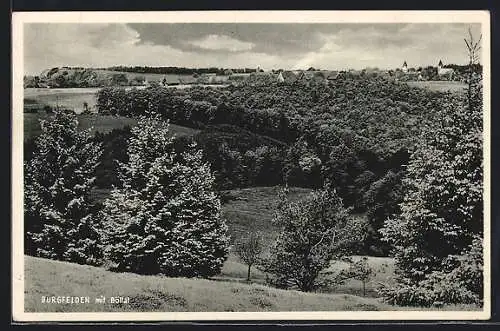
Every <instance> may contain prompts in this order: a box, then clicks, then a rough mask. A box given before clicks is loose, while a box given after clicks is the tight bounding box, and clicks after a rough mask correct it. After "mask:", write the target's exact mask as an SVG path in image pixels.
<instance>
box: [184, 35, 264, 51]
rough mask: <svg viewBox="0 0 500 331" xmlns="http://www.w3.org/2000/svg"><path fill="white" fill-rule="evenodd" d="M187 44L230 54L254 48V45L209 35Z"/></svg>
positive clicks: (227, 37)
mask: <svg viewBox="0 0 500 331" xmlns="http://www.w3.org/2000/svg"><path fill="white" fill-rule="evenodd" d="M188 43H189V44H191V45H194V46H197V47H200V48H203V49H208V50H226V51H230V52H241V51H249V50H251V49H252V48H254V47H255V44H254V43H251V42H246V41H241V40H238V39H234V38H231V37H229V36H226V35H218V34H210V35H208V36H205V37H204V38H201V39H197V40H192V41H189V42H188Z"/></svg>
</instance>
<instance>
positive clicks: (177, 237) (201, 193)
mask: <svg viewBox="0 0 500 331" xmlns="http://www.w3.org/2000/svg"><path fill="white" fill-rule="evenodd" d="M127 151H128V155H129V161H128V162H127V163H125V164H121V172H120V178H121V181H122V184H123V185H122V187H121V188H117V189H114V191H113V193H112V196H111V198H109V199H108V200H107V201H106V202H105V206H104V209H103V211H102V218H103V223H104V233H105V236H104V237H105V243H106V245H107V247H106V250H105V255H106V257H107V259H108V260H110V261H111V262H113V263H114V264H115V265H116V268H117V269H118V270H125V271H132V272H136V273H144V274H157V273H162V274H165V275H169V276H186V277H195V276H201V277H207V276H212V275H215V274H217V273H218V272H220V269H221V267H222V265H223V263H224V261H225V259H226V257H227V254H228V244H229V241H228V237H227V226H226V224H225V222H224V221H223V220H222V219H221V215H220V209H221V204H220V200H219V199H218V198H217V196H216V195H215V192H214V191H213V182H214V177H213V175H212V174H211V172H210V168H209V165H208V164H207V163H204V162H203V160H202V152H201V151H200V150H198V149H196V146H195V145H194V144H191V145H189V146H187V149H186V150H185V152H184V153H182V154H176V153H175V152H174V147H173V139H172V137H170V134H169V132H168V124H167V123H165V122H163V121H162V120H160V119H159V117H158V116H153V115H151V116H150V117H141V118H140V119H139V121H138V124H137V126H135V127H134V128H132V137H131V138H130V140H129V145H128V149H127Z"/></svg>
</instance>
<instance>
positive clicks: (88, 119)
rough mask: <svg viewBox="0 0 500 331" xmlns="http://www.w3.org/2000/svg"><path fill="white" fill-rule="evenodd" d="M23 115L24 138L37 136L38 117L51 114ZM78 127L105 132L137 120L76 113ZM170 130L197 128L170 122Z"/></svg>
mask: <svg viewBox="0 0 500 331" xmlns="http://www.w3.org/2000/svg"><path fill="white" fill-rule="evenodd" d="M23 115H24V139H25V140H26V139H28V138H31V137H35V136H38V135H39V134H40V133H41V129H40V122H39V120H40V119H47V118H49V117H50V116H51V115H47V114H45V113H37V114H29V113H25V114H23ZM77 118H78V123H79V127H80V128H81V129H82V130H84V129H88V128H92V131H91V133H92V134H93V133H95V132H96V131H99V132H102V133H107V132H109V131H111V130H113V129H119V128H123V127H125V126H133V125H135V124H136V123H137V121H136V120H135V119H133V118H128V117H122V116H110V115H97V114H91V115H82V114H80V115H77ZM170 132H171V133H172V134H175V135H176V136H181V135H193V134H195V133H196V132H198V130H196V129H191V128H187V127H183V126H179V125H175V124H170Z"/></svg>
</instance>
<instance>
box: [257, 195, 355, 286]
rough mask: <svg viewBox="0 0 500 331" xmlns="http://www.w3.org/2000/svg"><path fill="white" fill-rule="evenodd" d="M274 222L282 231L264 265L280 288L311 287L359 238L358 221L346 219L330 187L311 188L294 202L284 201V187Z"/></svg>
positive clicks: (338, 199) (337, 198)
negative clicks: (333, 259) (324, 188)
mask: <svg viewBox="0 0 500 331" xmlns="http://www.w3.org/2000/svg"><path fill="white" fill-rule="evenodd" d="M274 222H275V223H276V224H277V225H279V226H280V227H281V231H280V234H279V236H278V238H277V239H276V242H275V244H274V245H273V247H272V248H271V256H270V257H269V259H268V260H267V261H266V262H265V263H264V264H265V269H266V271H267V272H269V273H271V274H272V275H273V276H272V278H270V279H269V281H270V282H271V283H272V284H273V285H275V286H278V287H281V288H288V287H292V286H296V287H298V288H299V289H300V290H302V291H311V290H313V289H314V288H315V287H317V285H318V282H317V281H316V279H317V278H318V276H319V274H320V272H321V271H322V270H324V269H326V268H327V267H328V266H329V264H330V260H331V259H332V258H335V257H341V256H344V255H346V254H347V253H348V252H349V249H350V247H351V245H352V244H353V243H354V242H356V241H358V240H359V239H360V238H359V235H360V228H359V227H357V225H359V224H356V223H354V222H353V220H351V219H350V218H349V215H348V211H347V209H345V208H344V207H343V205H342V201H341V199H340V198H339V197H338V195H337V194H336V193H335V191H332V190H321V191H313V192H312V193H311V194H310V195H309V196H308V197H307V198H306V199H304V200H302V201H296V202H289V201H288V200H287V198H286V190H285V191H283V192H281V193H280V203H279V206H278V212H277V215H276V217H275V219H274Z"/></svg>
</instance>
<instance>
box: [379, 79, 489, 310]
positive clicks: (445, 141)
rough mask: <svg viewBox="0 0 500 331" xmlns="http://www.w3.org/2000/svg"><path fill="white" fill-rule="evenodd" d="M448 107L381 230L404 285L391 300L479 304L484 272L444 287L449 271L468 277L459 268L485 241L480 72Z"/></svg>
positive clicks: (391, 290)
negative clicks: (395, 210)
mask: <svg viewBox="0 0 500 331" xmlns="http://www.w3.org/2000/svg"><path fill="white" fill-rule="evenodd" d="M447 108H448V109H447V111H445V113H444V114H443V119H442V122H441V124H442V125H441V127H440V128H439V129H438V130H437V131H436V130H435V131H429V132H427V133H426V135H425V137H424V138H425V139H424V141H423V142H422V144H421V145H420V146H419V147H418V148H417V150H416V151H415V152H414V153H413V155H412V156H411V158H410V162H409V164H408V167H407V176H406V178H405V179H404V180H403V186H404V189H405V190H406V195H405V197H404V199H403V202H402V204H401V215H400V217H398V218H395V219H393V220H388V221H387V222H386V223H385V226H384V228H383V229H382V232H383V234H384V237H385V239H386V240H387V241H388V242H389V243H390V244H392V246H393V247H394V253H395V259H396V267H397V281H398V285H397V286H395V287H393V288H386V289H383V290H382V292H383V294H384V296H385V297H386V299H387V300H388V301H389V302H392V303H396V304H404V305H431V304H434V303H436V302H448V303H463V302H467V303H470V302H475V303H479V302H480V301H481V296H482V272H475V273H473V274H470V275H468V276H465V277H466V278H468V277H475V278H474V281H473V282H472V283H471V282H470V280H467V279H455V281H454V286H452V287H447V288H443V286H442V284H443V283H445V282H444V281H443V279H444V278H443V277H444V276H445V275H446V277H447V278H446V279H447V280H448V281H450V278H449V277H450V276H449V275H462V276H464V274H463V273H461V272H458V271H456V270H455V271H454V268H462V269H463V268H467V266H465V265H464V263H465V262H463V261H469V262H471V261H470V258H469V259H468V258H465V257H466V256H467V255H471V254H472V253H471V251H474V252H477V251H478V249H477V247H478V246H479V245H482V240H481V238H482V234H483V166H482V163H483V158H482V156H483V150H482V83H481V76H480V75H476V74H474V73H472V72H471V75H470V80H469V86H468V91H467V95H466V97H464V98H463V100H461V101H460V102H458V101H457V102H456V103H454V104H450V105H448V107H447ZM460 256H462V257H460ZM464 256H465V257H464ZM472 256H476V257H477V256H480V258H481V260H482V255H478V254H472ZM459 261H462V262H459ZM474 264H481V263H480V262H474ZM473 269H474V270H477V268H475V267H474V268H473ZM472 284H475V285H474V286H472Z"/></svg>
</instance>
